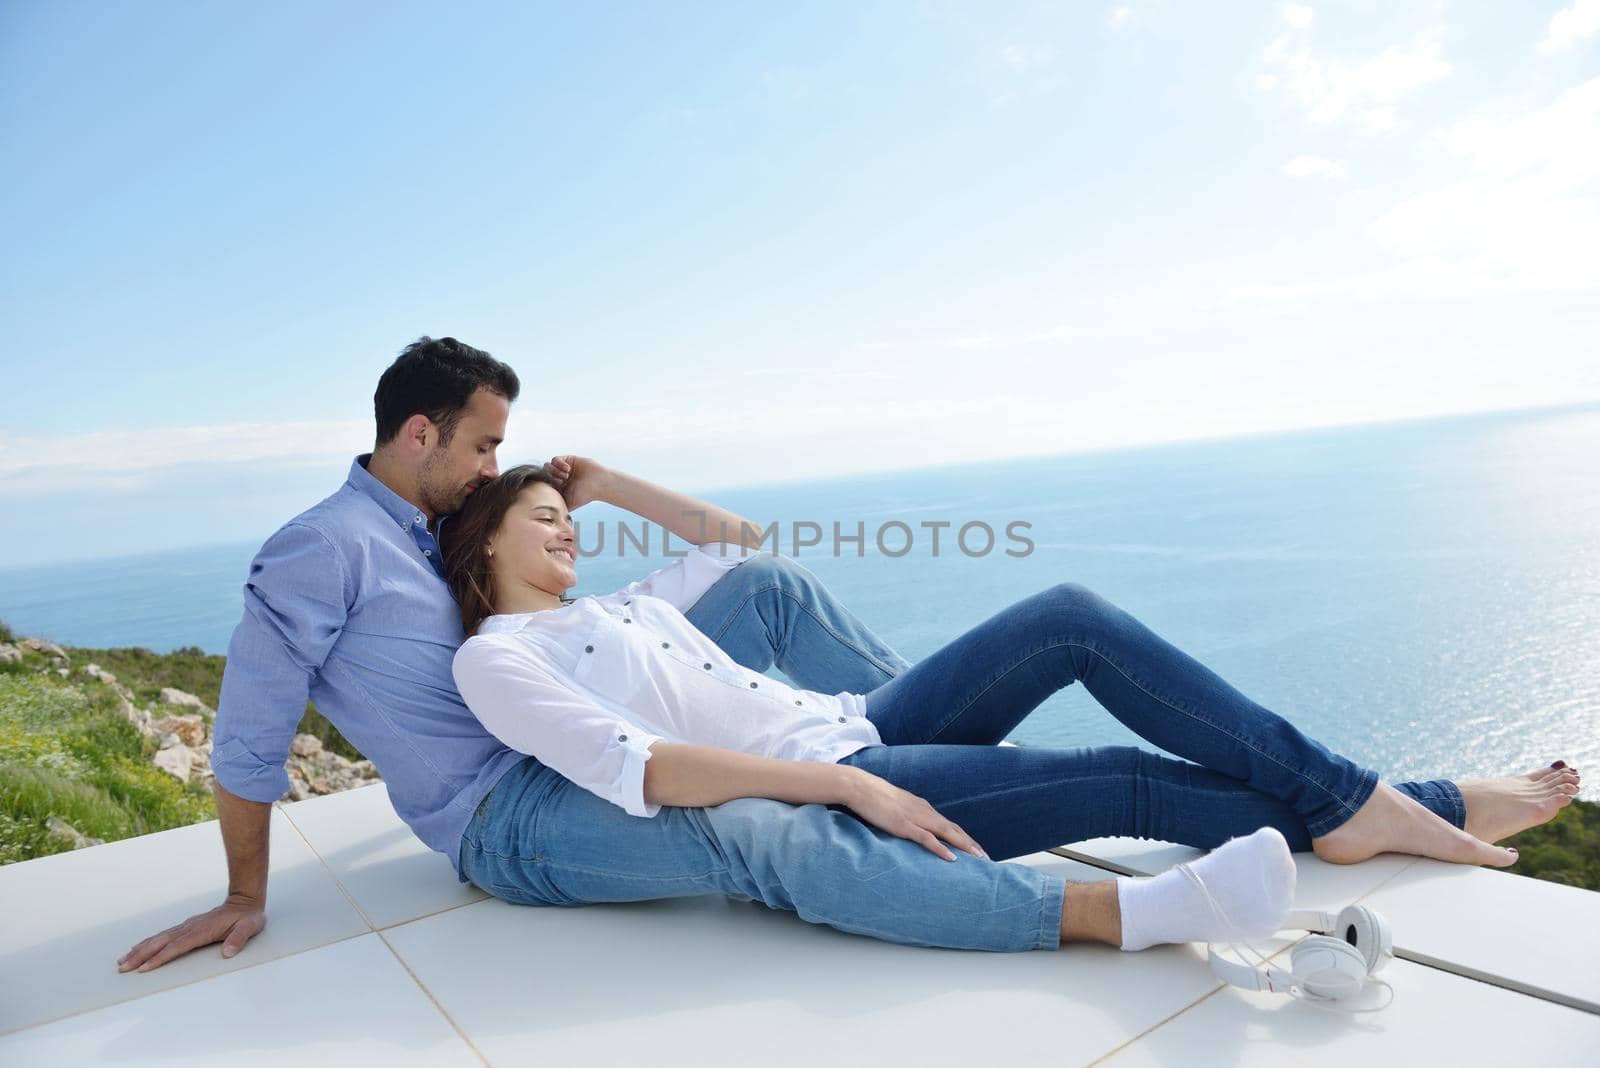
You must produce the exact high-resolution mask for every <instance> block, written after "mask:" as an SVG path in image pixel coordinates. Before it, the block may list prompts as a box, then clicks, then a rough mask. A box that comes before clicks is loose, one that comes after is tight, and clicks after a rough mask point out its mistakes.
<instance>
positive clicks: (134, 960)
mask: <svg viewBox="0 0 1600 1068" xmlns="http://www.w3.org/2000/svg"><path fill="white" fill-rule="evenodd" d="M266 925H267V910H266V906H265V905H264V904H263V903H262V902H260V901H257V900H254V899H251V898H244V897H237V896H230V897H229V898H228V900H227V901H225V902H223V903H222V904H221V905H218V906H217V907H216V908H214V909H212V910H210V911H209V912H202V913H198V914H197V915H194V916H190V917H189V918H188V919H187V920H184V921H183V922H182V923H180V924H178V925H176V926H174V927H168V928H167V929H166V930H165V931H162V932H160V933H159V934H153V935H151V936H150V937H149V938H146V939H145V940H144V941H142V942H140V943H139V944H138V945H136V946H134V947H133V948H132V949H130V950H128V952H126V953H124V954H123V955H122V956H121V957H120V958H119V959H118V960H117V971H119V972H125V971H128V970H129V969H130V968H137V969H139V970H140V971H141V972H148V971H153V970H155V969H156V968H159V967H161V966H162V965H163V964H165V963H167V961H169V960H174V959H176V958H178V957H181V956H183V955H184V954H185V953H188V952H189V951H190V950H194V949H199V948H200V947H201V946H209V945H211V943H213V942H221V943H222V955H223V956H224V957H232V956H233V955H234V954H236V953H238V952H239V951H240V950H241V949H243V948H244V944H245V943H246V942H248V941H250V939H252V938H254V937H255V936H256V935H258V934H260V933H261V929H262V928H264V927H265V926H266Z"/></svg>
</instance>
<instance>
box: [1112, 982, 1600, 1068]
mask: <svg viewBox="0 0 1600 1068" xmlns="http://www.w3.org/2000/svg"><path fill="white" fill-rule="evenodd" d="M1379 974H1380V975H1381V976H1382V977H1383V978H1384V979H1386V980H1388V981H1389V982H1390V983H1391V984H1393V986H1394V991H1395V998H1394V1002H1393V1003H1392V1004H1390V1005H1389V1006H1388V1007H1387V1008H1385V1009H1383V1010H1382V1011H1381V1012H1373V1013H1366V1014H1364V1015H1360V1016H1345V1015H1342V1014H1337V1013H1334V1012H1330V1011H1328V1010H1325V1009H1320V1008H1317V1007H1314V1006H1311V1005H1306V1004H1302V1003H1300V1002H1298V1001H1294V1000H1291V999H1289V998H1287V997H1283V996H1280V995H1277V994H1258V993H1256V992H1254V991H1245V990H1239V989H1237V988H1235V987H1224V988H1223V989H1221V990H1219V991H1218V992H1217V993H1216V994H1214V995H1212V996H1211V997H1209V998H1207V999H1206V1000H1204V1001H1202V1002H1201V1003H1200V1004H1198V1005H1196V1006H1195V1007H1193V1008H1191V1009H1189V1010H1188V1011H1187V1012H1185V1013H1184V1014H1183V1015H1181V1016H1179V1017H1178V1018H1177V1019H1175V1020H1172V1021H1171V1022H1169V1023H1167V1024H1165V1025H1163V1026H1161V1027H1159V1028H1157V1029H1156V1030H1155V1031H1153V1032H1151V1033H1150V1034H1148V1035H1144V1036H1142V1037H1140V1038H1139V1039H1138V1040H1137V1041H1135V1042H1132V1043H1130V1044H1129V1045H1128V1046H1126V1047H1124V1048H1123V1049H1121V1050H1119V1051H1118V1052H1117V1053H1116V1054H1114V1055H1113V1056H1111V1057H1108V1058H1107V1059H1106V1060H1105V1061H1104V1062H1103V1064H1104V1065H1105V1068H1139V1066H1141V1065H1151V1066H1156V1065H1162V1066H1165V1065H1174V1064H1184V1065H1189V1064H1208V1065H1229V1066H1238V1068H1250V1066H1255V1065H1260V1066H1261V1068H1282V1066H1283V1065H1285V1064H1293V1065H1294V1066H1295V1068H1314V1066H1318V1065H1327V1066H1328V1068H1350V1066H1351V1065H1360V1064H1374V1065H1401V1064H1417V1065H1437V1064H1450V1065H1513V1064H1522V1063H1526V1062H1528V1061H1530V1060H1537V1061H1538V1062H1539V1063H1540V1064H1552V1065H1554V1064H1559V1065H1573V1066H1576V1065H1592V1064H1594V1063H1595V1061H1596V1054H1597V1051H1600V1016H1595V1015H1591V1014H1589V1013H1586V1012H1580V1011H1578V1010H1576V1009H1569V1008H1567V1007H1565V1006H1563V1005H1553V1004H1551V1003H1550V1002H1547V1001H1539V1000H1537V999H1535V998H1530V997H1525V996H1523V995H1521V994H1516V993H1513V992H1511V991H1508V990H1502V989H1501V988H1499V987H1494V986H1489V985H1487V984H1485V983H1480V982H1477V981H1475V980H1472V979H1464V978H1462V977H1460V976H1457V975H1451V974H1450V973H1448V972H1441V971H1437V970H1435V969H1433V968H1428V967H1425V966H1423V965H1420V964H1412V963H1411V962H1409V961H1403V960H1397V961H1395V962H1394V963H1392V964H1391V965H1389V967H1387V968H1385V969H1384V970H1383V971H1382V972H1380V973H1379ZM1375 996H1376V1003H1377V1004H1381V1003H1382V1001H1383V998H1385V997H1387V996H1388V995H1387V994H1386V993H1384V992H1383V991H1382V990H1381V988H1380V989H1379V990H1378V991H1377V994H1376V995H1375Z"/></svg>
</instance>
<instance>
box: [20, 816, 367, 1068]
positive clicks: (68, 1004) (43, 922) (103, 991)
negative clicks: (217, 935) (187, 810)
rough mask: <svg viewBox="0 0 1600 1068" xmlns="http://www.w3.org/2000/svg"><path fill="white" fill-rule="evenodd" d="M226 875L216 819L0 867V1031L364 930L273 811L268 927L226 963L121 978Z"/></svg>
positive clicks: (186, 962) (213, 898) (213, 959)
mask: <svg viewBox="0 0 1600 1068" xmlns="http://www.w3.org/2000/svg"><path fill="white" fill-rule="evenodd" d="M227 874H228V866H227V858H226V855H225V854H224V853H223V851H222V836H221V834H220V833H219V832H218V828H217V824H216V822H215V821H214V820H213V821H210V822H207V823H199V824H195V825H194V826H192V827H180V828H178V829H176V830H171V831H163V832H161V833H160V834H148V835H144V836H142V837H140V838H128V839H124V840H123V841H120V842H109V843H107V844H106V845H102V846H94V847H93V848H90V849H81V850H77V851H75V852H71V853H58V854H56V855H55V856H51V857H41V858H40V859H38V860H30V861H28V862H26V863H23V864H9V865H6V866H5V867H3V868H0V993H3V996H0V1034H3V1033H5V1032H7V1031H13V1030H15V1029H17V1028H19V1027H27V1026H30V1025H32V1024H38V1023H43V1022H45V1021H46V1020H53V1019H55V1018H57V1017H59V1016H65V1015H67V1014H69V1013H75V1012H82V1011H84V1010H85V1009H92V1008H98V1007H100V1006H102V1005H110V1004H113V1003H115V1002H119V1001H126V1000H128V999H130V998H137V997H143V996H145V995H147V994H152V993H155V992H156V991H158V990H164V989H166V988H168V987H174V986H180V985H182V984H185V983H193V982H195V981H197V980H201V979H209V978H211V977H212V976H215V975H220V974H222V973H224V972H231V971H237V970H238V969H240V968H248V967H251V966H252V965H256V964H261V963H263V962H265V961H269V960H272V959H274V958H277V957H284V956H288V955H289V954H291V953H299V952H301V951H302V950H306V949H311V948H313V947H315V946H323V945H327V944H328V943H330V942H334V941H337V940H338V939H341V938H349V937H350V936H352V935H357V934H362V933H365V932H366V931H367V930H368V927H367V925H366V924H365V923H363V922H362V920H361V916H360V914H359V913H357V912H356V910H355V909H354V908H352V907H351V905H350V901H349V899H348V898H346V897H345V895H344V894H343V893H342V892H341V891H340V889H339V885H338V883H336V882H335V881H334V879H333V877H332V876H331V875H329V874H328V869H327V868H325V867H324V866H323V864H322V862H321V861H320V860H318V859H317V857H316V855H315V854H313V853H312V852H311V850H310V849H308V848H306V844H305V842H304V841H303V840H302V839H301V838H300V836H299V835H298V834H296V833H295V831H294V828H293V827H291V826H290V825H289V821H288V819H287V818H285V816H284V815H283V813H282V812H280V811H278V810H276V809H274V810H273V812H272V850H271V867H270V869H269V875H268V879H269V882H268V891H267V901H268V906H267V908H268V912H267V917H268V918H267V926H266V929H265V930H263V931H262V932H261V933H260V934H258V935H257V936H256V937H255V938H254V939H252V940H251V942H250V944H249V946H248V947H247V948H246V952H244V953H242V954H240V955H239V956H237V957H233V958H232V959H229V960H224V959H223V957H222V955H221V952H220V950H221V947H220V946H212V947H210V948H207V949H203V950H198V951H196V952H194V953H190V954H189V955H188V956H186V957H180V958H178V959H177V960H174V961H172V962H170V963H169V964H167V965H165V966H163V967H161V968H156V969H154V970H152V971H148V972H142V973H141V972H137V971H130V972H118V971H117V958H119V957H121V956H122V955H123V953H125V952H126V951H127V950H128V949H130V948H131V947H132V946H133V945H134V943H136V942H139V941H141V940H143V939H144V938H147V937H149V936H150V935H153V934H155V933H157V932H158V931H161V930H163V929H165V928H167V927H170V926H172V925H174V924H177V923H181V922H182V921H183V920H185V919H187V918H188V917H190V916H191V915H193V914H195V913H197V912H204V911H205V910H207V909H210V908H213V907H214V906H216V905H219V904H221V903H222V899H223V897H224V896H225V895H226V893H227V886H228V878H227ZM3 1060H4V1058H3V1057H0V1061H3Z"/></svg>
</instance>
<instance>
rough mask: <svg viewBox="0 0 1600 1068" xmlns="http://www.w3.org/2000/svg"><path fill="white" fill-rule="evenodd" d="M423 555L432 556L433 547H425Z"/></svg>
mask: <svg viewBox="0 0 1600 1068" xmlns="http://www.w3.org/2000/svg"><path fill="white" fill-rule="evenodd" d="M422 555H423V556H432V555H433V550H432V549H424V550H422Z"/></svg>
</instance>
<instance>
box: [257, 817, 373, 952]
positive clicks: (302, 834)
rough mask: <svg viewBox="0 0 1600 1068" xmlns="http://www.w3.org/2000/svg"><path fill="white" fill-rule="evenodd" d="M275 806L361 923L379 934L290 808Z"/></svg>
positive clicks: (369, 917) (370, 918) (370, 919)
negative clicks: (302, 828) (290, 812)
mask: <svg viewBox="0 0 1600 1068" xmlns="http://www.w3.org/2000/svg"><path fill="white" fill-rule="evenodd" d="M273 806H274V807H275V808H277V810H278V811H279V812H282V813H283V818H284V819H286V820H288V821H289V826H290V827H291V828H293V829H294V833H295V834H297V835H299V836H300V841H302V842H304V843H305V844H306V849H308V850H310V852H311V855H312V856H314V857H316V858H317V863H318V864H321V865H322V870H323V871H325V872H327V873H328V878H330V879H332V880H333V885H334V886H337V887H338V888H339V893H341V894H343V895H344V899H345V900H346V901H348V902H350V907H351V908H353V909H355V910H356V915H357V916H360V917H361V922H362V923H364V924H366V925H367V930H369V931H371V932H372V933H373V934H377V933H378V928H377V926H376V925H375V924H374V923H373V922H372V917H371V916H368V915H367V910H366V909H364V908H362V907H361V904H360V903H359V902H358V901H356V899H355V896H354V895H353V894H351V893H350V891H349V890H348V889H346V888H345V885H344V883H343V882H342V881H340V879H339V877H338V876H337V875H335V874H334V873H333V869H332V868H330V867H328V862H327V861H326V860H324V859H323V858H322V854H321V853H318V852H317V847H316V846H314V845H312V844H311V839H309V838H307V837H306V832H305V831H302V830H301V829H300V825H299V824H298V823H296V822H295V821H294V817H293V816H291V815H289V809H288V806H286V805H283V804H282V803H280V802H276V801H275V802H273Z"/></svg>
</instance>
